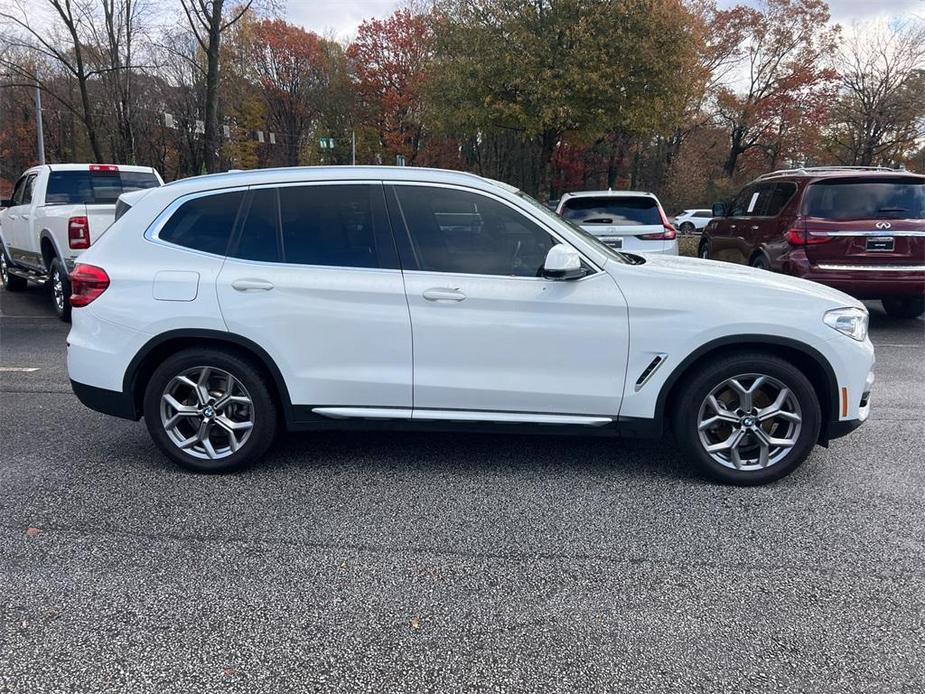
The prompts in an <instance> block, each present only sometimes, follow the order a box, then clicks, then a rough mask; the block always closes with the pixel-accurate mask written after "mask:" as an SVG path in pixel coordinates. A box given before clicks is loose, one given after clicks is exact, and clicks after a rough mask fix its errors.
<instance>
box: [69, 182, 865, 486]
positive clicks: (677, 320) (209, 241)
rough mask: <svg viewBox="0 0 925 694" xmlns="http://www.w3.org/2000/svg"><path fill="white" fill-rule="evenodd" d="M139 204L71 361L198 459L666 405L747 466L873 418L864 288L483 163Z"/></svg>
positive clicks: (777, 462) (725, 469)
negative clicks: (639, 231)
mask: <svg viewBox="0 0 925 694" xmlns="http://www.w3.org/2000/svg"><path fill="white" fill-rule="evenodd" d="M132 203H133V204H132V207H131V209H129V210H128V211H127V212H125V213H124V214H123V215H122V216H121V217H120V218H119V219H118V221H117V222H116V223H115V224H114V225H113V228H111V229H110V230H109V232H108V233H107V234H105V235H104V236H103V237H102V238H101V239H100V240H99V241H98V242H97V243H96V244H95V245H94V246H93V247H92V248H91V249H90V250H89V251H87V253H86V254H85V255H84V256H83V257H82V258H81V260H80V264H79V265H78V266H77V267H76V268H75V269H74V272H73V274H72V276H71V282H72V287H73V297H72V305H73V306H74V309H75V310H74V312H73V327H72V329H71V332H70V335H69V337H68V370H69V374H70V378H71V381H72V385H73V388H74V391H75V393H76V394H77V396H78V397H79V399H80V400H81V401H82V402H83V403H84V404H85V405H87V406H89V407H91V408H93V409H96V410H99V411H100V412H104V413H107V414H110V415H115V416H119V417H125V418H128V419H134V420H137V419H139V418H141V417H143V418H144V420H145V423H146V424H147V427H148V430H149V432H150V434H151V436H152V438H153V439H154V441H155V442H156V443H157V445H158V446H159V447H160V448H161V449H162V450H163V451H164V453H166V455H167V456H168V457H170V458H171V459H173V460H174V461H175V462H177V463H179V464H181V465H183V466H185V467H187V468H191V469H193V470H197V471H205V472H220V471H227V470H231V469H235V468H238V467H240V466H242V465H245V464H248V463H251V462H253V461H255V460H256V459H257V458H259V457H260V456H261V455H262V454H264V453H265V452H266V451H267V449H268V448H269V447H270V445H271V442H272V441H273V438H274V436H275V435H276V433H277V431H278V430H279V429H281V428H284V429H288V430H306V429H322V428H337V427H347V428H349V427H358V426H359V427H380V428H381V427H388V428H416V427H424V428H465V429H473V428H475V429H480V430H490V431H499V430H508V429H515V430H517V431H520V430H524V429H531V430H533V431H540V432H546V433H559V432H563V433H564V432H575V431H578V432H584V433H587V434H616V435H649V436H657V435H659V434H661V433H662V432H663V430H665V429H668V428H670V429H671V430H673V432H674V434H675V437H676V439H677V441H678V443H679V445H680V447H681V448H682V449H683V450H684V451H685V452H686V453H687V454H688V456H689V457H690V459H691V460H692V461H693V462H694V463H695V464H697V465H698V466H699V467H700V468H701V469H702V470H703V471H704V472H706V473H708V474H710V475H712V476H713V477H714V478H716V479H719V480H721V481H725V482H730V483H735V484H759V483H763V482H769V481H771V480H774V479H777V478H780V477H782V476H784V475H786V474H787V473H789V472H791V471H792V470H793V469H794V468H796V467H797V466H798V465H799V464H800V463H801V462H802V461H803V460H804V459H805V458H806V456H807V455H808V454H809V453H810V451H811V450H812V449H813V447H814V446H815V445H816V444H817V443H818V444H822V445H826V444H827V443H828V441H829V440H830V439H833V438H836V437H839V436H842V435H844V434H846V433H848V432H849V431H851V430H852V429H854V428H856V427H857V426H858V425H860V424H861V423H862V422H863V421H864V420H865V419H866V418H867V416H868V412H869V407H870V405H869V398H870V388H871V385H872V383H873V375H872V372H871V369H872V367H873V364H874V353H873V347H872V345H871V343H870V340H869V339H868V338H867V312H866V311H865V309H864V307H863V305H862V304H860V303H859V302H858V301H856V300H854V299H852V298H851V297H849V296H847V295H845V294H842V293H841V292H839V291H836V290H833V289H829V288H827V287H824V286H821V285H818V284H813V283H811V282H806V281H803V280H799V279H794V278H790V277H784V276H781V275H775V274H771V273H768V272H762V271H760V270H755V269H753V268H746V267H741V268H739V267H734V266H730V265H729V264H727V263H715V262H711V261H703V260H699V259H693V258H690V259H688V258H678V257H669V256H654V255H653V256H646V257H645V258H643V257H641V256H638V255H632V254H629V253H624V252H620V251H616V250H614V249H612V248H609V247H608V246H606V245H604V244H603V243H601V242H600V241H599V240H597V239H596V238H595V237H594V236H592V235H591V234H588V233H586V232H584V231H582V230H581V229H580V228H579V227H576V226H573V225H571V224H570V223H568V222H567V221H565V220H563V219H562V218H560V217H559V216H557V215H556V214H555V213H553V212H551V211H550V210H548V209H546V208H545V207H543V206H542V205H540V204H538V203H536V202H535V201H534V200H532V199H531V198H529V197H527V196H526V195H524V194H523V193H521V192H519V191H517V190H516V189H514V188H512V187H510V186H507V185H504V184H501V183H497V182H494V181H489V180H486V179H483V178H480V177H477V176H473V175H470V174H465V173H458V172H450V171H437V170H428V169H416V168H391V167H389V168H376V167H370V168H363V167H349V168H348V167H337V168H291V169H276V170H258V171H250V172H243V173H229V174H217V175H211V176H203V177H198V178H191V179H186V180H182V181H178V182H175V183H171V184H169V185H166V186H163V187H162V188H155V189H152V190H150V191H147V192H145V193H143V194H141V195H137V196H135V197H134V199H133V200H132ZM580 445H581V444H580V443H576V446H580Z"/></svg>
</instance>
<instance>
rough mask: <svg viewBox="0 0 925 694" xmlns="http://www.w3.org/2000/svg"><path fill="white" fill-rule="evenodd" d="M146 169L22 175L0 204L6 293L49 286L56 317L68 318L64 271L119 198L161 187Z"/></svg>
mask: <svg viewBox="0 0 925 694" xmlns="http://www.w3.org/2000/svg"><path fill="white" fill-rule="evenodd" d="M163 183H164V181H163V180H162V179H161V176H160V174H159V173H158V172H157V171H155V170H154V169H152V168H151V167H148V166H122V165H119V166H116V165H115V164H47V165H42V166H34V167H32V168H31V169H29V170H28V171H26V172H25V173H24V174H23V175H22V176H20V178H19V180H18V181H17V182H16V186H15V188H14V189H13V197H12V199H10V200H3V201H0V280H2V282H3V285H4V286H5V287H6V289H7V290H8V291H13V292H15V291H20V290H22V289H25V288H26V285H27V283H28V282H29V280H32V281H33V282H36V283H38V284H45V285H48V286H50V287H51V298H52V303H53V306H54V309H55V312H56V313H57V314H58V317H59V318H61V319H62V320H65V321H66V320H69V319H70V317H71V305H70V300H69V297H70V293H71V291H70V283H69V282H68V277H67V275H68V272H70V271H71V270H72V269H73V267H74V262H75V261H76V259H77V258H78V256H79V255H80V254H81V253H82V252H83V251H85V250H86V249H88V248H89V247H90V246H91V245H92V244H93V242H94V241H96V240H97V239H98V238H99V237H100V236H101V235H102V234H103V232H105V231H106V229H107V228H108V227H109V225H110V224H112V222H113V220H114V219H115V216H116V201H117V200H118V198H119V196H120V195H121V194H122V193H127V192H130V191H134V190H140V189H143V188H155V187H157V186H160V185H163Z"/></svg>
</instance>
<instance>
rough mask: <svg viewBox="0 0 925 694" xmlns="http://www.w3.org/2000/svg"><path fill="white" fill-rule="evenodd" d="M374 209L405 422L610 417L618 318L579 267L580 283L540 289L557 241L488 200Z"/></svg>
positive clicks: (615, 404)
mask: <svg viewBox="0 0 925 694" xmlns="http://www.w3.org/2000/svg"><path fill="white" fill-rule="evenodd" d="M386 197H387V200H388V202H389V205H390V207H389V210H390V217H391V219H392V224H393V227H394V229H395V233H396V239H397V240H398V243H399V249H400V251H401V253H402V264H403V266H404V268H405V273H404V274H405V286H406V289H407V294H408V306H409V308H410V311H411V324H412V330H413V337H414V418H415V419H419V418H420V419H427V418H429V417H435V416H438V415H439V416H440V418H443V419H451V418H456V417H458V418H460V419H472V418H478V417H479V414H478V413H479V412H481V413H509V415H508V418H509V419H516V416H515V415H514V414H511V413H519V414H521V415H524V414H529V413H545V414H547V415H549V414H558V415H565V414H574V415H584V416H591V415H601V416H608V415H610V416H613V415H616V414H617V412H619V408H620V402H621V399H622V393H623V382H624V374H625V371H626V359H627V349H628V330H627V325H628V322H627V308H626V303H625V301H624V300H623V296H622V294H621V293H620V291H619V289H618V288H617V286H616V284H615V282H614V280H613V279H612V278H611V277H610V276H609V275H608V274H606V273H604V272H602V271H599V270H596V269H595V268H593V267H591V265H590V264H588V274H587V275H586V276H585V277H583V278H581V279H577V280H568V281H556V280H549V279H545V278H543V277H542V276H541V268H542V266H543V261H544V260H545V257H546V253H547V251H548V250H549V248H551V247H552V246H553V245H554V244H556V243H560V242H561V241H560V239H558V238H557V237H556V236H554V235H553V234H552V233H551V232H550V230H548V229H547V228H544V226H543V225H541V224H540V223H539V221H538V220H536V219H534V218H532V217H529V216H527V215H526V213H525V212H524V211H522V210H521V209H519V208H517V207H515V206H514V205H512V204H510V203H508V202H506V201H503V200H501V199H500V198H495V197H491V196H489V195H488V194H485V193H480V192H474V191H471V190H466V189H461V188H454V187H447V186H425V185H421V184H407V185H406V184H395V185H394V186H391V187H388V188H387V195H386ZM454 412H456V413H458V415H454V414H453V413H454ZM485 418H486V419H504V418H505V417H504V416H503V415H502V416H497V417H495V416H491V415H490V414H486V415H485ZM526 419H527V420H528V421H542V418H541V417H533V418H531V417H526Z"/></svg>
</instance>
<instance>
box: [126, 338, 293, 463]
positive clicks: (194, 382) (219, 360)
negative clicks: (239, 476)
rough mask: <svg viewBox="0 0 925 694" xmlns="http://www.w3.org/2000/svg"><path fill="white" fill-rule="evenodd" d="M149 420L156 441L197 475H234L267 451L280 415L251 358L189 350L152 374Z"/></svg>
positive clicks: (147, 396) (146, 414)
mask: <svg viewBox="0 0 925 694" xmlns="http://www.w3.org/2000/svg"><path fill="white" fill-rule="evenodd" d="M144 417H145V424H146V425H147V427H148V432H149V433H150V434H151V437H152V438H153V439H154V442H155V443H156V444H157V445H158V447H159V448H160V449H161V450H162V451H163V452H164V453H165V454H166V455H167V457H169V458H170V459H171V460H173V461H174V462H176V463H178V464H179V465H181V466H183V467H185V468H187V469H189V470H194V471H196V472H230V471H232V470H237V469H240V468H242V467H244V466H247V465H251V464H252V463H254V462H256V461H257V460H258V459H259V458H260V457H261V456H262V455H263V454H264V453H265V452H266V451H267V449H268V448H269V447H270V445H271V444H272V443H273V438H274V436H275V434H276V426H277V417H278V414H277V409H276V404H275V403H274V401H273V397H272V395H271V393H270V388H269V386H268V384H267V382H266V381H265V378H264V376H263V374H262V373H261V372H260V370H259V369H257V368H256V367H255V366H254V364H252V363H251V362H250V361H249V360H247V359H245V358H242V357H241V356H239V355H238V354H235V353H233V352H226V351H224V350H219V349H189V350H184V351H182V352H178V353H177V354H174V355H173V356H171V357H169V358H168V359H166V360H165V361H164V362H163V363H162V364H161V365H160V366H159V367H158V368H157V369H156V370H155V371H154V373H153V374H152V376H151V378H150V380H149V381H148V384H147V387H146V388H145V394H144Z"/></svg>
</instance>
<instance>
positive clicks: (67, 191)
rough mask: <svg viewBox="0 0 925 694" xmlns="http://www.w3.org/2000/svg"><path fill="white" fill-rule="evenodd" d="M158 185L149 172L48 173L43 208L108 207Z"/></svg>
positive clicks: (154, 177)
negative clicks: (79, 205)
mask: <svg viewBox="0 0 925 694" xmlns="http://www.w3.org/2000/svg"><path fill="white" fill-rule="evenodd" d="M159 185H160V181H158V180H157V176H155V175H154V174H153V173H152V172H149V171H52V172H51V175H50V176H49V177H48V190H47V191H46V193H45V204H46V205H77V204H86V205H112V204H115V202H116V200H118V199H119V196H120V195H122V193H129V192H131V191H133V190H141V189H143V188H156V187H157V186H159Z"/></svg>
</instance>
